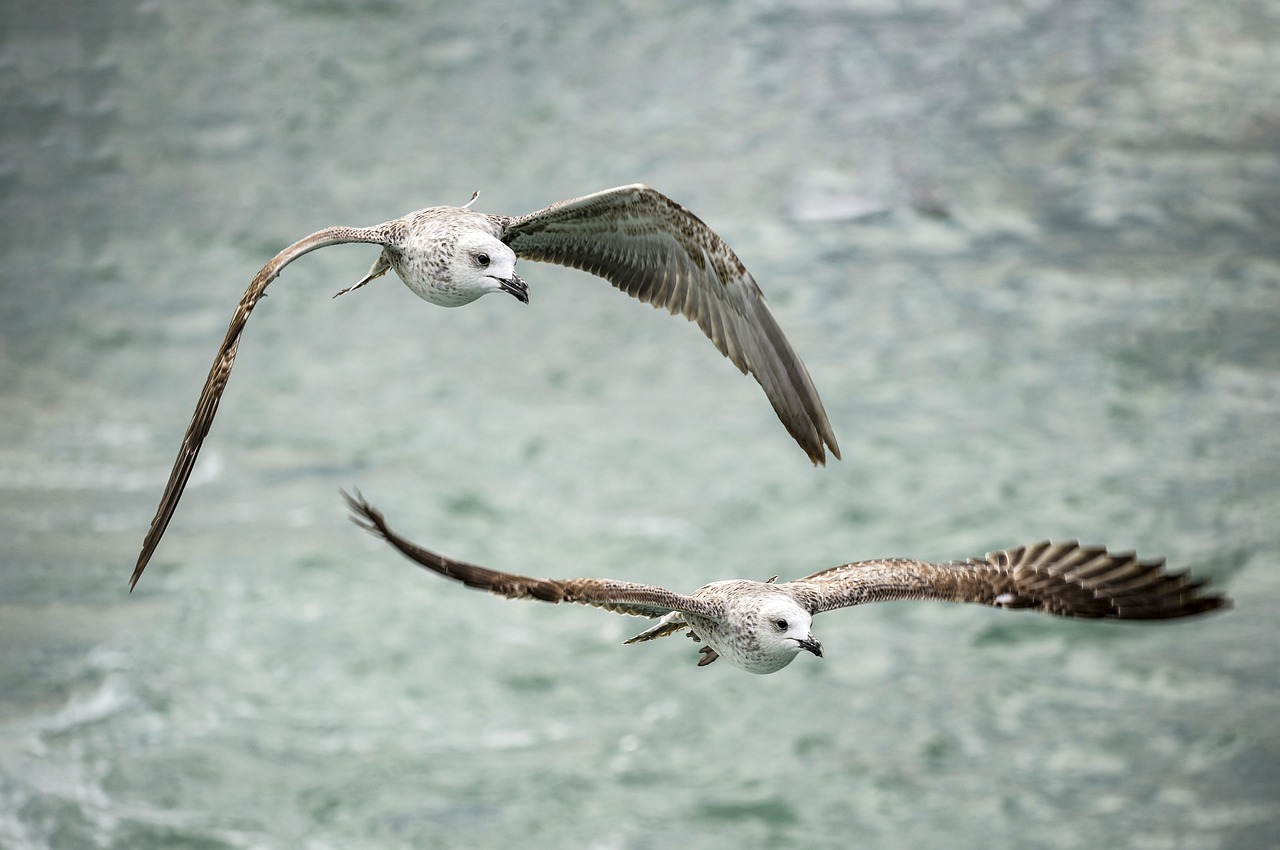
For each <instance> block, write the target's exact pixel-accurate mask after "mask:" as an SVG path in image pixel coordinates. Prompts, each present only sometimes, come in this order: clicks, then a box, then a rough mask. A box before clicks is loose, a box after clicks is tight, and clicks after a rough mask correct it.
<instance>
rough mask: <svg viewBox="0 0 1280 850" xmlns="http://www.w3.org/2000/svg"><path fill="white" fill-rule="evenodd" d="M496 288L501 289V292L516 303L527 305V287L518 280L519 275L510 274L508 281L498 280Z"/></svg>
mask: <svg viewBox="0 0 1280 850" xmlns="http://www.w3.org/2000/svg"><path fill="white" fill-rule="evenodd" d="M498 286H500V287H501V288H502V291H503V292H506V293H509V294H510V295H512V296H514V297H515V299H516V300H517V301H520V302H523V303H525V304H528V303H529V286H528V285H527V284H526V283H525V282H524V281H523V280H521V279H520V275H518V274H515V273H514V272H512V274H511V277H510V279H508V280H499V281H498Z"/></svg>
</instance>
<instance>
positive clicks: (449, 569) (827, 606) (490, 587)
mask: <svg viewBox="0 0 1280 850" xmlns="http://www.w3.org/2000/svg"><path fill="white" fill-rule="evenodd" d="M342 495H343V496H344V497H345V498H346V500H347V504H348V505H349V506H350V508H351V512H352V520H353V521H354V522H355V523H356V524H357V525H359V526H360V527H361V528H364V529H365V530H367V531H369V532H371V533H372V534H374V535H375V536H378V537H381V538H382V539H384V540H386V541H387V542H388V543H390V544H391V545H392V546H394V547H395V548H396V549H399V550H400V552H401V554H403V555H404V556H405V557H407V558H409V560H411V561H415V562H416V563H418V564H419V565H421V566H423V567H426V568H427V569H429V570H432V571H434V572H437V573H439V574H440V575H442V576H447V577H448V578H451V579H454V580H456V581H460V582H462V583H463V584H465V585H466V586H467V587H475V588H479V589H481V590H487V591H489V592H490V593H495V594H497V595H499V596H505V597H507V598H509V599H538V600H541V601H543V602H553V603H554V602H576V603H579V604H581V605H591V606H594V607H596V608H603V609H605V610H606V611H613V612H614V613H617V614H630V615H632V616H636V617H649V618H650V619H656V620H657V621H658V622H657V623H656V624H654V625H653V626H651V627H649V628H648V629H645V630H644V631H643V632H641V633H640V634H638V635H636V636H635V637H633V638H631V639H630V640H627V641H625V642H626V643H640V642H642V641H647V640H653V639H654V638H660V637H666V636H667V635H671V634H675V633H676V632H679V631H684V630H686V629H687V630H688V635H689V637H691V638H693V639H694V640H695V641H698V642H701V643H703V644H705V645H704V646H703V647H702V648H701V649H700V650H699V653H700V654H701V656H702V657H701V658H700V659H699V661H698V666H699V667H704V666H706V665H707V664H710V663H711V662H712V661H715V660H716V659H717V658H725V659H726V660H728V662H729V663H730V664H733V665H734V666H735V667H741V668H742V669H744V670H748V671H750V672H752V673H773V672H775V671H777V670H781V669H782V668H783V667H786V666H787V665H788V664H790V663H791V660H792V659H793V658H795V657H796V655H797V654H799V652H800V651H801V650H805V651H807V652H812V653H813V654H814V655H816V656H818V657H819V658H821V657H822V644H820V643H819V642H818V640H817V638H815V637H814V636H813V631H812V629H811V626H812V622H813V617H814V615H815V614H821V613H822V612H823V611H832V610H834V609H836V608H847V607H849V606H852V605H860V604H862V603H864V602H887V601H892V600H895V599H937V600H942V601H946V602H976V603H978V604H980V605H990V606H993V607H995V608H1025V609H1027V610H1030V611H1040V612H1043V613H1045V614H1054V615H1056V616H1059V617H1082V618H1087V619H1111V620H1169V619H1175V618H1179V617H1190V616H1192V615H1194V614H1200V613H1203V612H1205V611H1212V610H1213V609H1215V608H1228V607H1230V606H1231V600H1229V599H1228V598H1226V597H1225V596H1221V595H1219V594H1215V593H1206V592H1205V590H1204V589H1205V587H1206V586H1207V585H1208V580H1207V579H1193V578H1191V577H1190V576H1189V575H1188V574H1187V573H1185V572H1181V573H1169V572H1165V570H1164V560H1163V559H1161V560H1155V561H1139V560H1138V559H1137V558H1136V557H1135V556H1134V555H1133V553H1132V552H1125V553H1110V552H1107V550H1105V549H1102V548H1085V547H1082V546H1080V545H1078V544H1077V543H1075V542H1074V541H1072V542H1068V543H1049V542H1044V543H1037V544H1035V545H1033V546H1022V547H1019V548H1017V549H1009V550H1007V551H1004V552H994V553H991V554H989V555H986V556H985V557H982V558H970V559H968V560H967V561H950V562H948V563H945V564H934V563H930V562H928V561H918V560H915V559H912V558H889V559H885V560H877V561H861V562H858V563H853V564H842V565H841V566H838V567H832V568H831V569H827V570H821V571H819V572H816V573H814V574H812V575H808V576H805V577H804V578H802V579H798V580H796V581H789V582H784V583H783V584H775V580H776V578H777V576H774V578H771V579H769V580H768V581H764V582H760V581H750V580H747V579H731V580H729V581H716V582H712V583H711V584H707V585H703V586H702V587H700V588H698V589H697V590H695V591H694V592H693V593H691V594H689V595H687V596H686V595H684V594H680V593H676V592H674V591H671V590H667V589H666V588H664V587H657V586H655V585H650V584H635V583H632V582H629V581H617V580H615V579H603V578H577V579H546V578H531V577H529V576H522V575H516V574H514V573H504V572H499V571H498V570H490V569H486V568H485V567H478V566H476V565H474V564H468V563H464V562H462V561H455V560H453V559H451V558H446V557H445V556H443V555H439V554H436V553H435V552H432V551H430V550H427V549H423V548H422V547H421V546H417V545H415V544H414V543H412V542H410V541H408V540H406V539H405V538H403V537H401V536H400V535H398V534H396V533H395V532H393V531H392V530H391V529H390V528H389V527H388V526H387V523H386V520H385V519H384V518H383V516H382V513H381V512H380V511H379V510H378V509H376V508H375V507H373V506H372V505H370V504H369V503H368V502H367V501H365V500H364V498H363V497H362V496H360V495H359V494H358V493H357V494H356V495H355V496H352V495H351V494H349V493H346V492H343V494H342Z"/></svg>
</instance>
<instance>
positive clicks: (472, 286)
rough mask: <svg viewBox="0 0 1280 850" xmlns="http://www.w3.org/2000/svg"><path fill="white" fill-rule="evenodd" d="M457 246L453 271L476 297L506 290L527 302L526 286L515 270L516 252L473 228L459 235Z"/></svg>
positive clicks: (500, 241) (527, 290) (493, 237)
mask: <svg viewBox="0 0 1280 850" xmlns="http://www.w3.org/2000/svg"><path fill="white" fill-rule="evenodd" d="M457 247H458V250H457V255H456V256H457V258H458V263H457V267H456V268H455V270H454V271H455V274H456V275H457V276H458V277H459V278H460V279H461V280H460V282H461V283H462V284H463V286H464V287H466V288H467V289H468V290H470V291H473V292H475V293H476V296H475V297H477V298H478V297H480V296H481V295H483V294H485V293H486V292H505V293H507V294H508V295H511V296H513V297H514V298H516V299H517V300H519V301H522V302H524V303H525V304H528V303H529V287H528V286H527V285H525V282H524V281H523V280H521V279H520V276H519V275H517V274H516V254H515V252H514V251H512V250H511V248H510V247H508V246H507V245H506V244H505V243H503V242H502V240H500V239H498V238H497V237H495V236H492V235H490V234H488V233H485V232H484V231H482V230H474V231H470V232H468V233H467V234H465V235H464V236H463V237H462V238H461V239H459V241H458V246H457Z"/></svg>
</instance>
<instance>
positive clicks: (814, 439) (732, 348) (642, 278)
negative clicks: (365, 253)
mask: <svg viewBox="0 0 1280 850" xmlns="http://www.w3.org/2000/svg"><path fill="white" fill-rule="evenodd" d="M472 200H475V198H474V196H473V197H472ZM468 205H469V204H468ZM344 242H368V243H373V244H378V245H381V246H382V252H381V253H380V254H379V255H378V258H377V260H376V261H375V262H374V264H373V267H372V268H371V269H370V270H369V273H368V274H367V275H365V276H364V278H363V279H361V280H360V281H359V282H358V283H356V284H355V285H354V286H351V287H348V288H347V289H344V290H342V292H340V293H338V294H339V295H341V294H343V293H345V292H350V291H351V290H353V289H358V288H359V287H361V286H364V285H365V284H367V283H369V282H370V281H372V280H375V279H377V278H378V277H381V276H382V275H383V274H385V273H386V272H387V271H390V270H391V269H394V270H395V271H396V274H398V275H399V276H400V278H401V279H402V280H403V281H404V282H405V284H406V285H407V286H408V287H409V288H410V289H411V290H412V291H413V292H414V293H415V294H417V295H418V296H419V297H421V298H423V299H424V300H426V301H429V302H431V303H433V304H438V305H441V306H445V307H456V306H460V305H463V304H468V303H470V302H471V301H474V300H475V299H477V298H479V297H480V296H482V295H484V294H486V293H488V292H500V291H501V292H507V293H508V294H510V295H513V296H515V297H516V298H518V299H519V300H521V301H526V302H527V301H528V288H527V287H526V285H525V283H524V281H522V280H521V279H520V278H519V276H518V275H516V274H515V262H516V258H517V257H520V258H523V259H528V260H536V261H544V262H551V263H557V264H560V265H565V266H571V267H573V268H578V269H582V270H584V271H588V272H591V273H592V274H596V275H599V276H600V277H603V278H605V279H606V280H608V281H609V282H610V283H612V284H613V285H614V286H616V287H617V288H618V289H621V290H622V291H623V292H626V293H627V294H628V295H632V296H634V297H636V298H638V299H640V300H641V301H644V302H647V303H650V304H653V305H654V306H655V307H665V308H667V309H668V310H670V311H671V312H672V313H673V314H674V313H681V314H683V315H684V316H686V317H687V318H688V319H689V320H690V321H693V322H695V323H697V325H698V327H700V328H701V329H702V330H703V332H704V333H706V335H707V336H708V337H709V338H710V339H711V341H712V342H713V343H714V344H715V346H716V348H718V349H719V350H720V351H721V352H722V353H723V354H724V355H725V356H726V357H728V358H729V360H730V361H731V362H732V363H733V364H734V365H735V366H737V367H738V369H740V370H741V371H742V372H744V373H750V374H752V375H754V376H755V378H756V380H757V381H758V382H759V384H760V386H761V387H762V388H763V389H764V392H765V395H766V396H767V397H768V399H769V402H770V404H772V405H773V409H774V411H775V412H776V413H777V415H778V418H779V420H780V421H781V422H782V424H783V425H784V426H785V427H786V429H787V431H788V433H790V434H791V435H792V436H793V437H794V438H795V440H796V441H797V442H798V443H799V444H800V446H801V448H803V449H804V451H805V453H806V454H807V455H808V456H809V458H810V460H812V461H813V462H814V463H815V464H822V463H825V462H826V452H827V450H828V449H829V450H830V451H831V454H832V455H834V456H835V457H837V458H839V457H840V449H839V446H838V445H837V444H836V438H835V434H834V433H833V431H832V429H831V423H830V422H829V421H828V420H827V415H826V412H825V410H823V407H822V401H821V400H820V399H819V398H818V392H817V390H816V389H815V388H814V386H813V382H812V380H811V379H810V378H809V373H808V371H807V370H806V369H805V367H804V364H803V363H802V362H801V360H800V357H799V356H798V355H797V354H796V353H795V350H794V349H792V347H791V344H790V343H789V342H787V338H786V336H785V335H784V334H783V333H782V329H781V328H780V327H779V326H778V323H777V321H776V320H775V319H774V318H773V314H772V313H771V312H770V310H769V306H768V304H766V303H765V300H764V296H763V295H762V294H761V293H760V288H759V287H758V286H757V285H756V283H755V280H754V279H753V278H752V277H751V275H750V274H749V273H748V272H747V270H746V268H744V267H743V265H742V262H741V261H740V260H739V259H738V257H737V255H736V254H734V253H733V251H732V250H731V249H730V248H729V246H728V245H726V244H725V243H724V241H723V240H721V239H720V237H719V236H717V235H716V234H715V233H714V232H712V231H711V229H710V228H708V227H707V226H706V225H705V224H703V223H702V221H700V220H699V219H698V218H697V217H696V216H694V215H693V214H692V213H690V212H689V211H688V210H686V209H685V208H684V207H682V206H680V205H679V204H677V203H676V202H675V201H672V200H671V199H670V198H667V197H666V196H664V195H662V194H660V193H658V192H655V191H654V190H653V189H650V188H648V187H646V186H641V185H633V186H622V187H619V188H616V189H608V190H606V191H603V192H597V193H595V194H593V195H587V196H585V197H581V198H574V199H572V200H568V201H562V202H560V203H557V204H553V205H552V206H550V207H547V208H546V209H544V210H540V211H538V212H535V213H531V214H529V215H526V216H520V217H511V216H501V215H488V214H485V213H479V212H474V211H472V210H469V209H466V207H429V208H427V209H423V210H418V211H416V212H412V213H409V214H408V215H405V216H403V217H402V218H399V219H395V220H394V221H389V222H386V223H384V224H380V225H377V226H375V227H330V228H326V229H324V230H321V231H319V232H317V233H313V234H311V235H310V236H308V237H306V238H305V239H302V240H300V241H298V242H296V243H294V244H293V245H290V246H289V247H288V248H286V249H284V250H283V251H281V252H280V253H279V254H277V255H276V256H275V257H274V258H273V259H272V260H271V262H269V263H267V265H266V266H264V267H263V268H262V270H261V271H259V272H258V274H257V276H255V277H254V279H253V282H252V283H251V284H250V285H249V288H248V289H247V290H246V291H245V293H244V296H243V297H242V298H241V299H240V304H239V305H238V306H237V308H236V311H235V314H234V315H233V316H232V318H231V325H230V327H228V328H227V334H226V337H225V338H224V339H223V343H222V347H221V348H220V349H219V350H218V354H217V357H215V359H214V362H213V366H212V368H211V369H210V370H209V377H208V378H207V380H206V381H205V385H204V389H203V390H202V391H201V393H200V399H199V401H198V402H197V404H196V409H195V413H194V414H193V415H192V417H191V422H190V424H189V425H188V426H187V432H186V435H185V436H184V437H183V440H182V446H181V447H180V449H179V451H178V457H177V459H176V460H175V461H174V465H173V470H172V472H171V473H170V475H169V480H168V482H167V484H166V485H165V489H164V494H163V495H162V497H161V499H160V505H159V507H158V508H157V509H156V515H155V518H154V519H152V521H151V527H150V529H149V530H148V532H147V535H146V538H145V539H144V541H143V544H142V551H141V552H140V553H139V555H138V562H137V564H136V566H135V567H134V571H133V576H132V577H131V579H130V582H129V587H130V589H132V588H133V586H134V585H136V584H137V582H138V578H139V577H140V576H141V575H142V571H143V570H144V569H146V566H147V563H148V561H150V559H151V556H152V555H153V554H154V552H155V549H156V546H157V545H158V544H159V542H160V538H161V537H162V536H163V535H164V532H165V529H166V528H167V527H168V525H169V521H170V519H172V517H173V512H174V510H175V509H176V508H177V506H178V501H179V500H180V499H181V498H182V491H183V489H184V488H185V487H186V485H187V481H188V479H189V478H190V477H191V472H192V470H193V469H194V468H195V462H196V457H197V455H198V454H199V452H200V446H201V444H202V443H203V441H204V438H205V436H206V435H207V434H208V432H209V427H210V426H211V425H212V424H213V418H214V415H215V414H216V413H217V410H218V403H219V401H220V400H221V398H222V393H223V390H224V389H225V388H226V383H227V379H228V378H229V377H230V374H231V367H232V365H233V364H234V363H235V358H236V352H237V350H238V348H239V343H240V335H241V333H242V332H243V331H244V327H245V324H246V322H247V321H248V319H249V314H250V313H251V312H252V311H253V308H254V307H255V306H256V305H257V303H258V301H259V300H260V299H261V298H262V296H263V295H264V294H265V293H266V289H267V286H268V284H270V283H271V282H272V281H273V280H275V279H276V277H278V276H279V275H280V272H281V271H282V270H283V269H284V267H285V266H287V265H288V264H289V263H291V262H293V261H294V260H296V259H297V258H299V257H301V256H302V255H303V254H306V253H308V252H310V251H314V250H315V249H317V248H323V247H325V246H326V245H336V244H340V243H344Z"/></svg>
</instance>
